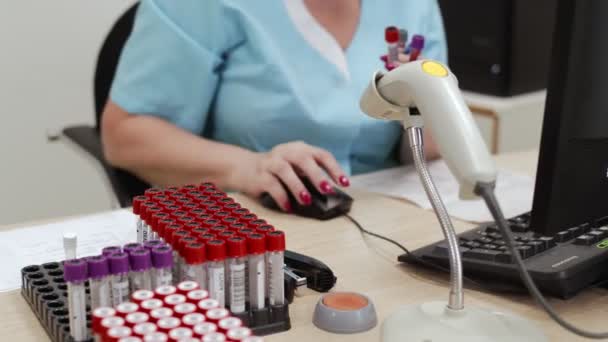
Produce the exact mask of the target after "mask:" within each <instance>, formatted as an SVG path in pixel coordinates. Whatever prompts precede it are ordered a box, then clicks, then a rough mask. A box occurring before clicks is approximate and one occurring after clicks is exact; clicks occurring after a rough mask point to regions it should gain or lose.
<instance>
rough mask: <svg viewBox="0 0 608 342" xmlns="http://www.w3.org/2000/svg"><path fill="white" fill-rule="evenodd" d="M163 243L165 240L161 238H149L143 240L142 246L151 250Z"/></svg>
mask: <svg viewBox="0 0 608 342" xmlns="http://www.w3.org/2000/svg"><path fill="white" fill-rule="evenodd" d="M163 245H165V242H164V241H162V240H149V241H146V242H144V248H145V249H147V250H152V249H153V248H154V247H159V246H163Z"/></svg>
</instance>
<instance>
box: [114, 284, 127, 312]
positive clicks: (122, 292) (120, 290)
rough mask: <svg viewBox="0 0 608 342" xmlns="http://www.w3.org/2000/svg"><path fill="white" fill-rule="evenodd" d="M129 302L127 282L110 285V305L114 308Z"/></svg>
mask: <svg viewBox="0 0 608 342" xmlns="http://www.w3.org/2000/svg"><path fill="white" fill-rule="evenodd" d="M128 301H129V282H128V281H117V282H113V283H112V304H113V306H116V305H118V304H120V303H124V302H128Z"/></svg>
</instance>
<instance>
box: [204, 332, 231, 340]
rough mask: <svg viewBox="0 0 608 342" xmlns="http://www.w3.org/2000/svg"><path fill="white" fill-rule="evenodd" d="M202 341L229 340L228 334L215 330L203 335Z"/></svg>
mask: <svg viewBox="0 0 608 342" xmlns="http://www.w3.org/2000/svg"><path fill="white" fill-rule="evenodd" d="M201 341H202V342H225V341H227V339H226V335H224V334H222V333H220V332H213V333H210V334H207V335H205V336H203V338H202V339H201Z"/></svg>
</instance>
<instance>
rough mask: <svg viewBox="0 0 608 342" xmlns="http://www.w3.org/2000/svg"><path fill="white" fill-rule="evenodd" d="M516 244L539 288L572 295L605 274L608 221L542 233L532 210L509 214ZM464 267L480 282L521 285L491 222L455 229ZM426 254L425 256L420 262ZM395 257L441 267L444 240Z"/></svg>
mask: <svg viewBox="0 0 608 342" xmlns="http://www.w3.org/2000/svg"><path fill="white" fill-rule="evenodd" d="M508 222H509V224H510V227H511V230H512V231H513V235H514V236H515V240H516V241H517V245H518V246H517V250H518V252H519V253H520V255H521V257H522V258H523V259H524V264H525V266H526V268H527V269H528V271H529V273H530V275H531V276H532V278H533V279H534V281H535V283H536V285H537V286H538V287H539V289H540V290H541V291H542V292H543V293H545V294H549V295H553V296H556V297H560V298H570V297H572V296H574V295H575V294H577V293H578V292H580V291H581V290H583V289H585V288H587V287H590V286H593V285H594V284H597V283H599V282H602V281H604V280H606V279H608V222H593V223H585V224H582V225H580V226H576V227H572V228H569V229H566V230H564V231H561V232H559V233H557V234H556V235H554V236H541V235H538V234H536V233H534V232H533V231H532V230H531V229H530V213H526V214H523V215H520V216H517V217H514V218H511V219H509V220H508ZM458 241H459V245H460V252H461V255H462V262H463V269H464V273H465V275H466V276H467V277H470V278H473V279H475V280H477V281H479V282H482V283H483V282H486V283H488V285H491V284H502V285H505V284H504V283H506V284H508V285H509V286H511V285H512V286H516V287H522V288H523V283H522V282H521V279H520V276H519V273H518V272H517V268H516V266H515V265H514V264H513V258H512V255H511V253H510V252H509V249H508V247H507V246H506V245H505V241H504V239H503V237H502V234H501V233H500V230H499V229H498V227H497V226H496V224H495V223H489V224H484V225H481V226H480V227H477V228H475V229H472V230H469V231H466V232H464V233H461V234H458ZM421 260H424V262H421ZM399 261H401V262H409V263H416V264H420V265H425V266H429V265H428V263H434V264H437V265H440V266H442V267H447V266H448V265H449V264H448V245H447V241H445V240H444V241H440V242H436V243H434V244H431V245H428V246H425V247H422V248H420V249H417V250H415V251H413V252H412V256H408V255H406V254H404V255H401V256H399Z"/></svg>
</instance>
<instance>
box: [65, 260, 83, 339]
mask: <svg viewBox="0 0 608 342" xmlns="http://www.w3.org/2000/svg"><path fill="white" fill-rule="evenodd" d="M63 277H64V279H65V281H66V282H67V284H68V314H69V317H70V318H69V320H70V335H71V336H72V338H73V339H74V340H75V341H84V340H87V339H88V338H89V336H88V335H89V330H88V328H87V297H86V293H85V285H84V282H85V281H86V280H87V263H86V262H85V261H84V260H80V259H72V260H67V261H65V262H64V264H63Z"/></svg>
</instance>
